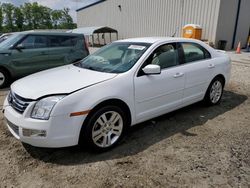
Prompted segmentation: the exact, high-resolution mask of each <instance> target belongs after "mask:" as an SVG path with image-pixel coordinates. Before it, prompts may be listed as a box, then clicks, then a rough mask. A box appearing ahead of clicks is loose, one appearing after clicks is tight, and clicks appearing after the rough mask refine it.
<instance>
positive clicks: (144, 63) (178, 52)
mask: <svg viewBox="0 0 250 188" xmlns="http://www.w3.org/2000/svg"><path fill="white" fill-rule="evenodd" d="M168 44H172V45H173V46H174V47H175V50H176V51H177V62H178V64H177V65H175V66H171V67H166V68H163V69H162V68H161V72H162V71H165V70H167V69H171V68H174V67H178V66H180V65H181V62H180V51H181V49H180V45H179V44H178V42H167V43H163V44H160V45H159V46H156V47H155V49H154V50H153V51H152V52H151V53H150V54H149V56H148V57H147V58H146V60H145V61H144V62H143V63H142V65H141V66H140V68H139V70H138V71H137V74H136V77H141V76H144V75H146V74H145V73H144V72H143V70H142V69H143V68H144V67H145V66H147V65H149V64H150V63H151V62H152V60H151V61H150V58H152V55H153V54H154V52H155V51H156V50H157V49H158V48H160V47H161V46H164V45H168ZM148 61H150V62H148Z"/></svg>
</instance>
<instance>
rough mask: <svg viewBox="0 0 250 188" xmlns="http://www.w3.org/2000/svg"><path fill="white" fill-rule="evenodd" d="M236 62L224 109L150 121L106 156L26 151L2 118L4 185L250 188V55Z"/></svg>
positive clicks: (0, 172) (75, 150)
mask: <svg viewBox="0 0 250 188" xmlns="http://www.w3.org/2000/svg"><path fill="white" fill-rule="evenodd" d="M231 56H233V60H234V61H235V62H233V63H232V77H231V81H230V83H229V84H228V86H227V87H226V89H225V92H224V95H223V98H222V102H221V104H220V105H218V106H214V107H209V108H207V107H204V106H203V105H202V104H200V103H198V104H194V105H191V106H189V107H186V108H184V109H181V110H178V111H175V112H172V113H170V114H167V115H164V116H161V117H158V118H155V119H154V120H151V121H147V122H145V123H142V124H140V125H138V126H135V127H134V128H132V129H131V131H130V132H129V133H128V135H127V136H126V137H125V138H124V140H123V141H122V142H121V143H120V145H118V146H117V147H116V148H114V149H113V150H112V151H109V152H106V153H102V154H96V153H91V152H89V151H87V150H86V149H84V148H79V147H70V148H63V149H41V148H35V147H31V146H28V145H23V144H21V143H20V142H19V141H17V140H16V139H15V138H14V137H13V136H12V135H11V134H10V133H9V131H8V130H7V128H6V126H5V124H4V120H3V116H2V114H1V117H0V118H1V122H0V182H1V183H0V187H25V188H28V187H54V188H56V187H247V188H249V187H250V147H249V146H250V116H249V114H250V100H249V97H250V76H249V75H250V54H242V55H238V57H237V56H235V55H234V54H231ZM243 56H244V58H243V59H244V60H242V57H243ZM234 58H236V60H235V59H234ZM6 93H7V90H1V91H0V102H1V103H2V101H3V99H4V97H5V95H6Z"/></svg>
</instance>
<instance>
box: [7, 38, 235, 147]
mask: <svg viewBox="0 0 250 188" xmlns="http://www.w3.org/2000/svg"><path fill="white" fill-rule="evenodd" d="M230 70H231V64H230V58H229V57H228V56H227V55H226V54H225V53H224V52H222V51H216V50H215V49H213V48H211V47H209V46H208V45H206V44H205V43H203V42H201V41H198V40H192V39H183V38H136V39H126V40H121V41H117V42H114V43H112V44H110V45H107V46H105V47H103V48H101V49H100V50H98V51H97V52H95V53H94V54H93V55H90V56H88V57H87V58H85V59H83V60H81V61H79V62H78V63H75V64H72V65H67V66H62V67H59V68H54V69H50V70H47V71H43V72H40V73H36V74H33V75H31V76H28V77H25V78H23V79H20V80H18V81H16V82H14V83H13V84H12V85H11V91H10V93H9V95H8V97H7V98H6V100H5V102H4V110H3V111H4V116H5V118H6V122H7V126H8V128H9V130H10V132H11V133H12V134H13V135H14V136H15V137H16V138H17V139H19V140H20V141H22V142H25V143H28V144H30V145H33V146H38V147H66V146H73V145H77V144H79V143H80V144H82V143H83V144H86V145H87V146H89V147H90V148H92V149H95V150H101V151H103V150H107V149H110V148H112V147H113V146H115V145H116V144H117V143H118V141H119V140H120V139H121V138H122V136H123V135H124V132H125V130H126V128H127V127H128V126H132V125H135V124H137V123H140V122H143V121H146V120H149V119H151V118H154V117H157V116H160V115H162V114H165V113H168V112H170V111H173V110H176V109H179V108H182V107H184V106H187V105H190V104H192V103H196V102H198V101H202V100H204V101H205V102H206V103H207V104H209V105H215V104H218V103H219V102H220V100H221V97H222V94H223V88H224V85H225V84H226V83H227V82H228V80H229V77H230Z"/></svg>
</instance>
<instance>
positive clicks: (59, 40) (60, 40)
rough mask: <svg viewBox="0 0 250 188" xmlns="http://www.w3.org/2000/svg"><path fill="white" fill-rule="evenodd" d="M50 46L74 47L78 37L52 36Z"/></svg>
mask: <svg viewBox="0 0 250 188" xmlns="http://www.w3.org/2000/svg"><path fill="white" fill-rule="evenodd" d="M49 43H50V47H72V46H76V45H77V43H78V37H75V36H50V37H49Z"/></svg>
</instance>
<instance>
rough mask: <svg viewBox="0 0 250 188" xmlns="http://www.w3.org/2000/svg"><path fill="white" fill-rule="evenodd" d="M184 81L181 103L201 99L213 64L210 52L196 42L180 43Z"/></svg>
mask: <svg viewBox="0 0 250 188" xmlns="http://www.w3.org/2000/svg"><path fill="white" fill-rule="evenodd" d="M181 46H182V49H183V50H182V53H183V56H182V57H183V58H184V60H183V63H184V65H183V67H185V72H186V81H185V90H184V96H183V104H184V105H187V104H191V103H194V102H197V101H199V100H201V99H202V98H203V97H204V94H205V92H206V90H207V86H208V84H209V82H210V81H211V77H212V75H213V71H214V68H215V64H214V63H213V61H212V59H211V55H210V53H209V52H208V51H207V50H206V49H205V48H204V47H202V46H201V45H199V44H197V43H186V42H185V43H181Z"/></svg>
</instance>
